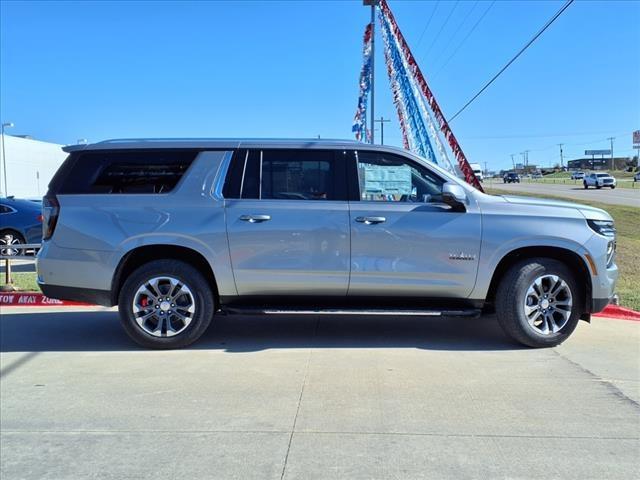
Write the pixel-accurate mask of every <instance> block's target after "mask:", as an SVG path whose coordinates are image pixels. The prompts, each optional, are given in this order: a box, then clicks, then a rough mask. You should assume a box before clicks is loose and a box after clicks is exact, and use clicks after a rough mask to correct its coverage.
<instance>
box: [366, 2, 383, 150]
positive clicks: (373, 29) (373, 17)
mask: <svg viewBox="0 0 640 480" xmlns="http://www.w3.org/2000/svg"><path fill="white" fill-rule="evenodd" d="M379 3H380V0H362V4H363V5H364V6H365V7H367V6H370V7H371V72H370V75H371V143H374V137H375V132H374V130H375V121H376V120H375V119H376V103H375V97H376V89H375V78H376V76H375V70H376V69H375V63H376V6H378V4H379Z"/></svg>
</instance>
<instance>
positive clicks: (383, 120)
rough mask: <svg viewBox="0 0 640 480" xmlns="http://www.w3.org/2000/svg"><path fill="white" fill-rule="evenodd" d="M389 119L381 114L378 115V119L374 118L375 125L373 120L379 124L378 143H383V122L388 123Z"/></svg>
mask: <svg viewBox="0 0 640 480" xmlns="http://www.w3.org/2000/svg"><path fill="white" fill-rule="evenodd" d="M390 121H391V120H389V119H385V118H384V117H382V116H381V117H380V120H374V125H375V122H378V123H379V124H380V145H384V124H385V123H389V122H390ZM374 130H375V128H374Z"/></svg>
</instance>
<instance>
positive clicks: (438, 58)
mask: <svg viewBox="0 0 640 480" xmlns="http://www.w3.org/2000/svg"><path fill="white" fill-rule="evenodd" d="M477 6H478V0H476V1H475V2H473V5H472V6H471V8H470V9H469V10H467V13H466V14H465V15H464V17H463V18H462V21H461V22H460V23H459V24H458V28H456V29H455V31H454V32H453V35H450V36H449V39H448V40H447V41H446V42H444V44H445V47H444V48H443V49H441V51H440V55H438V56H437V57H436V58H434V60H433V62H432V63H433V64H434V65H435V64H436V63H438V61H439V60H440V59H441V58H442V55H444V54H445V53H446V50H447V47H448V46H449V45H450V44H451V42H452V41H453V40H454V39H455V38H456V37H457V36H458V33H460V30H462V27H463V26H464V25H465V24H466V23H467V20H468V19H469V17H470V16H471V14H472V13H473V11H474V10H475V9H476V7H477Z"/></svg>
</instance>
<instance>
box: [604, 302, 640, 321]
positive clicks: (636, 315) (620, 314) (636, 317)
mask: <svg viewBox="0 0 640 480" xmlns="http://www.w3.org/2000/svg"><path fill="white" fill-rule="evenodd" d="M594 316H595V317H609V318H615V319H617V320H631V321H634V322H640V312H636V311H635V310H631V309H630V308H625V307H620V306H618V305H607V306H606V307H605V309H604V310H603V311H601V312H600V313H595V314H594Z"/></svg>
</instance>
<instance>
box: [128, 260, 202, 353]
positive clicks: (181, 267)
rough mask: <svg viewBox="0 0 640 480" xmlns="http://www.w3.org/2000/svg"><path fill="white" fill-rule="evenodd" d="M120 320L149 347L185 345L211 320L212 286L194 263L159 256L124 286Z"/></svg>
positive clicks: (191, 341)
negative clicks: (161, 258)
mask: <svg viewBox="0 0 640 480" xmlns="http://www.w3.org/2000/svg"><path fill="white" fill-rule="evenodd" d="M118 309H119V311H120V321H121V322H122V325H123V327H124V329H125V331H126V332H127V334H128V335H129V336H130V337H131V338H132V339H133V340H134V341H135V342H136V343H138V344H139V345H142V346H143V347H147V348H157V349H170V348H181V347H185V346H187V345H190V344H191V343H193V342H195V341H196V340H197V339H198V338H199V337H200V336H201V335H202V334H203V333H204V332H205V330H206V329H207V327H208V326H209V324H210V323H211V320H212V317H213V313H214V311H215V310H214V309H215V300H214V295H213V292H212V291H211V286H210V285H209V282H207V280H206V279H205V278H204V276H203V275H202V274H201V273H200V272H199V271H198V270H197V269H195V268H194V267H192V266H191V265H189V264H187V263H184V262H181V261H179V260H168V259H167V260H155V261H153V262H149V263H146V264H144V265H142V266H141V267H138V268H137V269H136V270H134V272H133V273H132V274H131V275H130V276H129V278H127V280H126V281H125V282H124V284H123V285H122V288H121V289H120V295H119V299H118Z"/></svg>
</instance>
